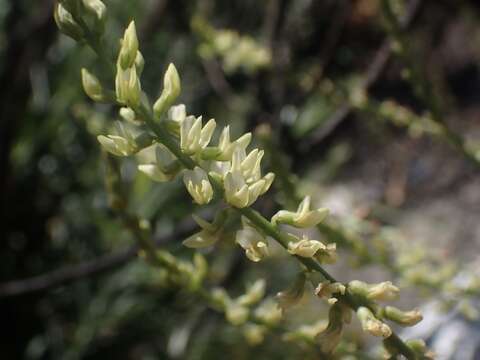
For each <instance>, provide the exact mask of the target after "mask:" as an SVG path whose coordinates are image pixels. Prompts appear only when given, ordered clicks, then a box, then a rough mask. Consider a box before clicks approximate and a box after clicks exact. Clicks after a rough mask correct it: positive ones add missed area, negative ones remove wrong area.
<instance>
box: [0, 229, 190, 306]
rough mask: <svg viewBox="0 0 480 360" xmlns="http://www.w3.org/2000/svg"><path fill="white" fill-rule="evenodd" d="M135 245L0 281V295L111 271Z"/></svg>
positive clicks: (163, 239)
mask: <svg viewBox="0 0 480 360" xmlns="http://www.w3.org/2000/svg"><path fill="white" fill-rule="evenodd" d="M195 228H196V226H195V225H194V224H193V223H192V222H189V223H188V224H187V223H186V224H183V225H181V226H180V230H178V231H176V232H175V233H173V234H170V235H166V236H162V237H160V238H159V239H157V240H156V241H155V245H157V246H158V245H160V244H165V243H167V242H171V241H174V240H175V239H178V238H182V237H185V235H186V234H189V233H191V232H192V231H193V230H195ZM138 250H139V246H138V245H134V246H131V247H130V248H128V249H125V250H122V251H118V252H115V253H113V254H107V255H104V256H101V257H99V258H97V259H95V260H91V261H85V262H82V263H80V264H78V265H73V266H67V267H64V268H60V269H57V270H53V271H50V272H47V273H45V274H42V275H38V276H34V277H31V278H27V279H22V280H13V281H10V282H7V283H3V284H0V298H5V297H11V296H19V295H25V294H30V293H34V292H38V291H45V290H48V289H51V288H55V287H59V286H62V285H67V284H69V283H71V282H74V281H77V280H80V279H83V278H85V277H89V276H94V275H99V274H102V273H104V272H107V271H111V270H114V269H116V268H117V267H120V266H121V265H123V264H125V263H127V262H129V261H130V260H132V259H133V258H135V256H136V255H137V253H138Z"/></svg>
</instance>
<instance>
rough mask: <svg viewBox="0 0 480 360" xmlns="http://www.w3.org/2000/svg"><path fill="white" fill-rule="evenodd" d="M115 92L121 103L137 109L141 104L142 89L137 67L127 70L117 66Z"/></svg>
mask: <svg viewBox="0 0 480 360" xmlns="http://www.w3.org/2000/svg"><path fill="white" fill-rule="evenodd" d="M115 90H116V94H117V100H118V102H119V103H121V104H125V105H127V106H128V107H130V108H136V107H137V106H138V105H139V104H140V99H141V95H142V88H141V85H140V79H139V78H138V76H137V70H136V68H135V66H132V67H130V68H127V69H122V68H121V67H120V66H117V76H116V77H115Z"/></svg>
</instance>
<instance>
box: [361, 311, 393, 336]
mask: <svg viewBox="0 0 480 360" xmlns="http://www.w3.org/2000/svg"><path fill="white" fill-rule="evenodd" d="M357 316H358V319H359V320H360V323H361V324H362V329H363V330H364V331H366V332H368V333H370V334H371V335H373V336H379V337H383V338H388V337H390V335H392V330H391V329H390V327H389V326H388V325H387V324H384V323H383V322H381V321H380V320H378V319H377V318H375V316H374V315H373V313H372V312H371V311H370V310H369V309H368V308H366V307H364V306H360V307H359V308H358V309H357Z"/></svg>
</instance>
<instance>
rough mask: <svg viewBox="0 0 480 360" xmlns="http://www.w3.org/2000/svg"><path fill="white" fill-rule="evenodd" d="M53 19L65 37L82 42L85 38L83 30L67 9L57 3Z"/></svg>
mask: <svg viewBox="0 0 480 360" xmlns="http://www.w3.org/2000/svg"><path fill="white" fill-rule="evenodd" d="M53 17H54V18H55V22H56V23H57V26H58V29H59V30H60V31H61V32H62V33H64V34H65V35H67V36H69V37H71V38H72V39H74V40H76V41H82V40H83V38H84V35H85V34H84V32H83V29H82V28H81V27H80V25H78V24H77V23H76V22H75V20H74V19H73V17H72V14H71V13H70V12H68V11H67V10H66V9H65V7H64V6H63V5H62V4H60V3H57V4H56V5H55V9H54V12H53Z"/></svg>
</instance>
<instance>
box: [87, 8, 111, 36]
mask: <svg viewBox="0 0 480 360" xmlns="http://www.w3.org/2000/svg"><path fill="white" fill-rule="evenodd" d="M82 1H83V6H84V7H85V9H86V10H87V11H88V12H89V13H91V14H92V15H93V16H94V17H95V22H94V27H95V32H96V33H97V34H102V33H103V31H104V30H105V19H106V14H107V7H106V6H105V4H104V3H103V2H102V1H100V0H82Z"/></svg>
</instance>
